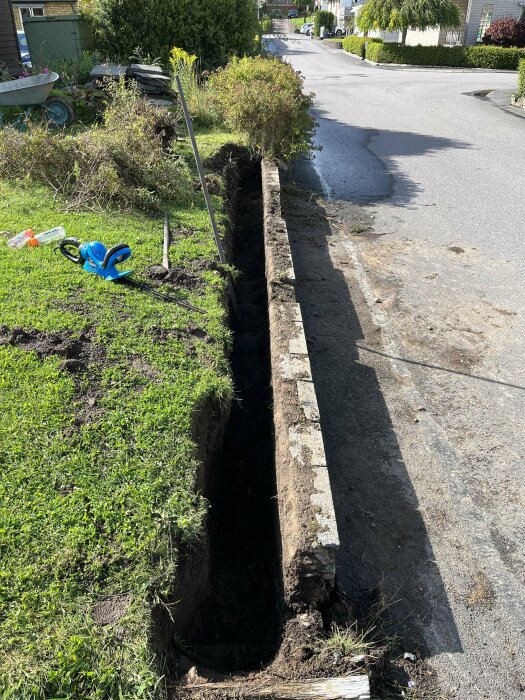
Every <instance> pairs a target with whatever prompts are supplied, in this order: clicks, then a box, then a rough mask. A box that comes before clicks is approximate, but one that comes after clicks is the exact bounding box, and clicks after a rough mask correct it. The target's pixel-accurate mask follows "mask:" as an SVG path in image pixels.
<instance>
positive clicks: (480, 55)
mask: <svg viewBox="0 0 525 700" xmlns="http://www.w3.org/2000/svg"><path fill="white" fill-rule="evenodd" d="M465 48H466V49H467V65H468V66H469V67H470V68H492V69H500V70H517V69H518V63H519V62H520V59H521V58H525V49H505V48H503V46H466V47H465Z"/></svg>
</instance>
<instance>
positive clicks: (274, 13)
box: [272, 10, 283, 19]
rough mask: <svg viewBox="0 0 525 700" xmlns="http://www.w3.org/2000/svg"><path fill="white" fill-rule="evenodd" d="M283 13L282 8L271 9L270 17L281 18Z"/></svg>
mask: <svg viewBox="0 0 525 700" xmlns="http://www.w3.org/2000/svg"><path fill="white" fill-rule="evenodd" d="M282 16H283V13H282V10H272V17H273V18H274V19H282Z"/></svg>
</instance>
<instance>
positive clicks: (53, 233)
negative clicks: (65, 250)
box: [35, 226, 66, 245]
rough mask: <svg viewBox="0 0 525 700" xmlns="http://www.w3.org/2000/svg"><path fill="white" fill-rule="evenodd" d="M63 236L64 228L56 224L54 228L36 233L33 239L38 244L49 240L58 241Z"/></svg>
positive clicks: (43, 243) (64, 233) (49, 241)
mask: <svg viewBox="0 0 525 700" xmlns="http://www.w3.org/2000/svg"><path fill="white" fill-rule="evenodd" d="M65 237H66V229H65V228H64V227H63V226H57V227H56V228H52V229H49V231H44V232H43V233H37V235H36V236H35V239H36V240H37V241H38V245H45V244H46V243H51V241H58V240H60V239H61V238H65Z"/></svg>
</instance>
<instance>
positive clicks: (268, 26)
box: [260, 17, 272, 34]
mask: <svg viewBox="0 0 525 700" xmlns="http://www.w3.org/2000/svg"><path fill="white" fill-rule="evenodd" d="M260 24H261V34H270V32H271V31H272V18H271V17H263V18H262V20H261V22H260Z"/></svg>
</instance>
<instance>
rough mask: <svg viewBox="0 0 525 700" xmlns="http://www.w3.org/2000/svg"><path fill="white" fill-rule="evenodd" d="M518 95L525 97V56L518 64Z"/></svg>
mask: <svg viewBox="0 0 525 700" xmlns="http://www.w3.org/2000/svg"><path fill="white" fill-rule="evenodd" d="M516 97H525V58H522V59H521V61H520V63H519V66H518V90H517V92H516Z"/></svg>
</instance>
